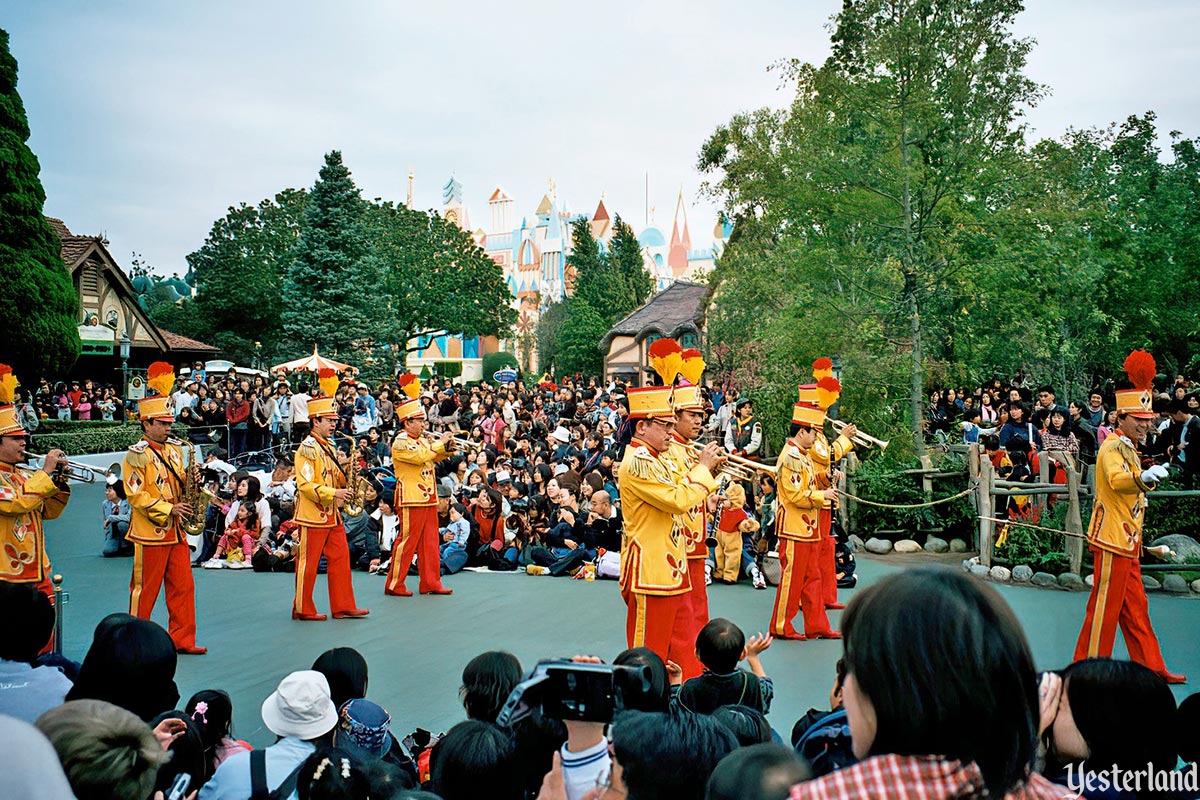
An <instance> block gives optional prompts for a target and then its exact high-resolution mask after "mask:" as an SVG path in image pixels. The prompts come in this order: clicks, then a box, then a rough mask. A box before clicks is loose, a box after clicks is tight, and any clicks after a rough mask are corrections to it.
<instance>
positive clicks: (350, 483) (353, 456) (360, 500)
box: [342, 439, 367, 517]
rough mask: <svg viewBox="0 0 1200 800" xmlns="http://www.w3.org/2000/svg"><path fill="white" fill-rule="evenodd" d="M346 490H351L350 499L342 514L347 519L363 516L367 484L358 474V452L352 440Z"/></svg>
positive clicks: (343, 507)
mask: <svg viewBox="0 0 1200 800" xmlns="http://www.w3.org/2000/svg"><path fill="white" fill-rule="evenodd" d="M346 488H347V489H349V490H350V497H349V498H347V499H346V504H345V505H344V506H342V514H344V515H345V516H347V517H359V516H362V513H363V508H364V507H365V506H366V503H367V482H366V481H365V480H363V479H362V478H361V477H359V474H358V452H357V449H356V448H355V447H354V440H353V439H351V440H350V464H349V466H348V467H346Z"/></svg>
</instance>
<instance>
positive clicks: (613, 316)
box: [567, 219, 630, 323]
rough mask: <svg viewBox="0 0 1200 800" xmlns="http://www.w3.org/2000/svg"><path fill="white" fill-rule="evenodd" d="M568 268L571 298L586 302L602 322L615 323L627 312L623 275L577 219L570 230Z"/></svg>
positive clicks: (587, 223)
mask: <svg viewBox="0 0 1200 800" xmlns="http://www.w3.org/2000/svg"><path fill="white" fill-rule="evenodd" d="M567 266H568V267H570V268H573V270H574V273H575V280H574V290H573V291H572V292H571V297H574V298H578V299H580V300H583V301H584V302H586V303H587V304H588V305H589V306H591V308H592V310H593V311H595V312H596V313H597V314H599V315H600V317H601V318H602V319H603V320H604V321H605V322H609V323H611V322H614V321H616V320H618V319H620V318H621V317H623V316H625V314H626V313H628V311H629V310H630V309H626V310H625V311H622V309H624V308H625V307H626V306H627V305H628V299H627V298H628V297H629V294H630V293H629V290H628V288H627V287H626V285H625V279H624V276H622V275H621V274H620V273H618V272H617V271H616V269H615V268H614V267H613V264H612V262H611V261H610V259H609V257H608V254H606V253H604V252H603V251H601V249H600V243H599V242H597V241H596V237H595V236H593V235H592V226H591V224H590V223H589V222H588V221H587V220H586V219H581V220H578V221H577V222H575V224H574V225H572V227H571V255H569V256H568V257H567Z"/></svg>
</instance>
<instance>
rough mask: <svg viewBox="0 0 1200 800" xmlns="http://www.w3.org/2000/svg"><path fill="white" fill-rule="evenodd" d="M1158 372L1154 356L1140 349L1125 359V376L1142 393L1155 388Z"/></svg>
mask: <svg viewBox="0 0 1200 800" xmlns="http://www.w3.org/2000/svg"><path fill="white" fill-rule="evenodd" d="M1157 372H1158V365H1157V364H1155V363H1154V356H1152V355H1150V354H1149V353H1147V352H1146V351H1145V350H1143V349H1141V348H1140V347H1139V348H1138V349H1137V350H1134V351H1133V352H1132V353H1130V354H1129V355H1128V356H1127V357H1126V358H1125V374H1126V375H1127V376H1128V377H1129V382H1130V383H1131V384H1133V388H1135V389H1137V390H1138V391H1140V392H1148V391H1150V389H1151V388H1153V386H1154V376H1155V374H1156V373H1157Z"/></svg>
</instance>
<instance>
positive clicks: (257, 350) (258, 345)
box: [254, 342, 263, 369]
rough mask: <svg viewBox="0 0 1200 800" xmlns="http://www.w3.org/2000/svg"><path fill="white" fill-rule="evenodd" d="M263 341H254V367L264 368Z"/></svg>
mask: <svg viewBox="0 0 1200 800" xmlns="http://www.w3.org/2000/svg"><path fill="white" fill-rule="evenodd" d="M262 363H263V361H262V342H255V343H254V368H255V369H262Z"/></svg>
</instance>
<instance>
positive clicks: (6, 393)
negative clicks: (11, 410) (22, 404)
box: [0, 364, 21, 406]
mask: <svg viewBox="0 0 1200 800" xmlns="http://www.w3.org/2000/svg"><path fill="white" fill-rule="evenodd" d="M20 385H21V384H20V383H19V382H18V381H17V376H16V375H14V374H13V370H12V367H10V366H9V365H8V364H0V405H3V406H10V405H12V404H13V403H14V402H15V401H16V397H17V387H18V386H20Z"/></svg>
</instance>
